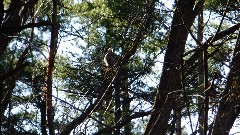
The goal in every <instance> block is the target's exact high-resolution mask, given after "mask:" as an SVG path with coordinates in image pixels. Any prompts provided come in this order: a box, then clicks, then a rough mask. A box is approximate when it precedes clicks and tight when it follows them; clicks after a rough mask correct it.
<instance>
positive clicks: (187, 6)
mask: <svg viewBox="0 0 240 135" xmlns="http://www.w3.org/2000/svg"><path fill="white" fill-rule="evenodd" d="M200 2H203V1H200ZM176 4H177V5H176V11H175V12H174V15H173V21H172V26H171V32H170V35H169V41H168V48H167V50H166V53H165V57H164V65H163V69H162V71H163V72H162V75H161V78H160V83H159V88H158V90H157V95H156V98H155V103H154V107H153V111H152V114H151V118H150V120H149V123H148V125H147V128H146V131H145V135H158V134H159V135H161V134H166V132H167V130H168V120H169V117H170V114H171V111H172V109H173V103H174V101H175V99H176V96H177V95H176V94H175V93H174V92H175V91H178V90H181V72H180V69H179V65H181V60H182V56H183V52H184V48H185V44H186V40H187V37H188V30H189V29H190V27H191V26H192V24H193V21H194V19H195V17H196V15H197V14H198V11H199V10H198V11H197V12H196V11H194V9H193V8H194V5H195V0H179V1H177V3H176ZM196 7H198V6H196ZM196 13H197V14H196Z"/></svg>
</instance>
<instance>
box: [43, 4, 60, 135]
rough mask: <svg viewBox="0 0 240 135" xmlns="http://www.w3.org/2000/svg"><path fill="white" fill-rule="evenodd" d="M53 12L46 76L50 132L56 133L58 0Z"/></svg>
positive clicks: (51, 133)
mask: <svg viewBox="0 0 240 135" xmlns="http://www.w3.org/2000/svg"><path fill="white" fill-rule="evenodd" d="M52 3H53V13H52V31H51V43H50V52H49V58H48V65H47V77H46V92H45V94H46V96H45V97H46V107H47V121H48V128H49V134H50V135H54V134H55V133H54V125H53V120H54V116H53V106H52V78H53V71H54V58H55V54H56V51H57V40H58V24H57V3H58V2H57V0H53V1H52Z"/></svg>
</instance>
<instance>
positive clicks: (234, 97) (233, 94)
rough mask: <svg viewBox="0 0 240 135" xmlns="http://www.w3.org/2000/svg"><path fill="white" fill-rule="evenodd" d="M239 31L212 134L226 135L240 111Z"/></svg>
mask: <svg viewBox="0 0 240 135" xmlns="http://www.w3.org/2000/svg"><path fill="white" fill-rule="evenodd" d="M239 38H240V32H239V34H238V39H237V42H236V47H235V49H234V55H233V58H232V62H231V66H230V67H231V69H230V71H229V74H228V77H227V83H226V87H225V89H224V92H223V97H224V98H222V100H221V102H220V105H219V109H218V112H217V115H216V118H215V121H214V126H213V131H212V135H219V133H221V134H222V135H228V134H229V131H230V129H231V128H232V126H233V124H234V122H235V120H236V118H237V117H238V115H239V113H240V107H239V103H240V77H239V76H240V62H239V60H240V53H239V52H240V42H239Z"/></svg>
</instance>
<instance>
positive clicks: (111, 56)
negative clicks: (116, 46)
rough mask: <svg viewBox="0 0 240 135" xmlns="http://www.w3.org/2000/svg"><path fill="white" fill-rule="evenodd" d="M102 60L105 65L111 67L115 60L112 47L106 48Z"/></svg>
mask: <svg viewBox="0 0 240 135" xmlns="http://www.w3.org/2000/svg"><path fill="white" fill-rule="evenodd" d="M103 61H104V63H105V65H106V66H107V67H109V68H111V67H113V65H114V64H115V62H116V58H115V54H114V53H113V50H112V48H108V50H107V53H106V54H105V56H104V59H103Z"/></svg>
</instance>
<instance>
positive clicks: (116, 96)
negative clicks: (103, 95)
mask: <svg viewBox="0 0 240 135" xmlns="http://www.w3.org/2000/svg"><path fill="white" fill-rule="evenodd" d="M120 83H121V80H120V79H119V78H118V79H117V80H116V83H115V84H114V85H115V89H114V90H115V93H114V101H115V102H114V103H115V105H114V124H115V125H116V124H117V123H118V122H119V121H120V119H121V100H120V93H121V88H120V87H121V84H120ZM114 135H120V129H115V130H114Z"/></svg>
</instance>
